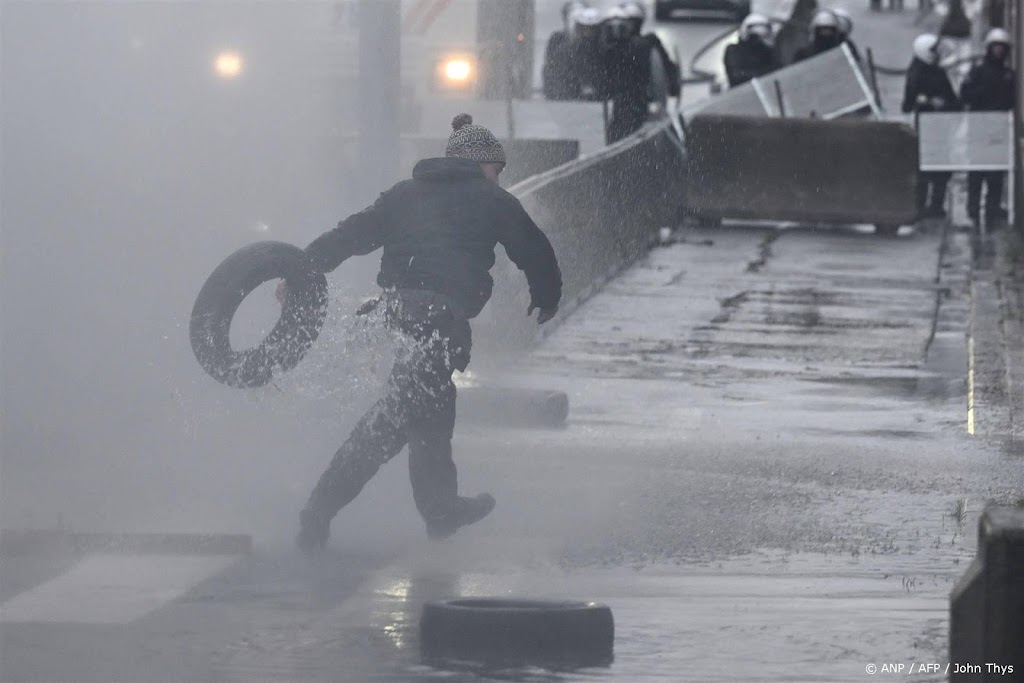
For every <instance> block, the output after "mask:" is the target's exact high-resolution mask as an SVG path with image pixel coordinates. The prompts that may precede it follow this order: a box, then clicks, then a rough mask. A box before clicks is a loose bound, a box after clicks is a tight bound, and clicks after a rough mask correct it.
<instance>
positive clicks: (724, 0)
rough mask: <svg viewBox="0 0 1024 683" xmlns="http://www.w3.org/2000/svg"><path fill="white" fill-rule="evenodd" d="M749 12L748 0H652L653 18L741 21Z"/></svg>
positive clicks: (665, 19) (662, 19)
mask: <svg viewBox="0 0 1024 683" xmlns="http://www.w3.org/2000/svg"><path fill="white" fill-rule="evenodd" d="M748 14H750V0H654V18H655V19H657V20H658V21H669V20H671V19H674V18H675V17H676V16H677V15H683V16H684V17H686V18H700V19H729V20H736V21H743V18H744V17H746V16H747V15H748Z"/></svg>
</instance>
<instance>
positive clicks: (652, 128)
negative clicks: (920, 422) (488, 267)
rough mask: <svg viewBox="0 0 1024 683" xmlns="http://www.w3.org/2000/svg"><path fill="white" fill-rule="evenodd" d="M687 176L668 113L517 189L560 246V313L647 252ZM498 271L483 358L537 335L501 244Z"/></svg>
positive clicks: (478, 340)
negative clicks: (610, 143) (613, 143)
mask: <svg viewBox="0 0 1024 683" xmlns="http://www.w3.org/2000/svg"><path fill="white" fill-rule="evenodd" d="M684 177H685V158H684V153H683V149H682V146H681V144H680V141H679V139H678V138H677V137H676V135H675V133H674V132H673V130H672V126H671V125H670V122H669V121H668V120H667V119H666V120H665V121H662V122H659V123H654V124H649V125H648V126H647V127H645V128H644V129H642V130H641V131H639V132H638V133H636V134H634V135H631V136H630V137H628V138H626V139H624V140H622V141H621V142H619V143H617V144H615V145H612V146H610V147H608V148H606V149H604V150H602V151H600V152H598V153H596V154H593V155H590V156H586V157H582V158H580V159H578V160H577V161H574V162H571V163H568V164H565V165H563V166H560V167H558V168H555V169H552V170H551V171H548V172H547V173H543V174H540V175H538V176H534V177H533V178H530V179H527V180H525V181H523V182H522V183H519V184H518V185H515V186H514V187H512V188H511V189H510V191H511V192H512V193H513V194H515V195H516V196H517V197H518V198H519V199H520V201H521V202H522V203H523V206H524V207H525V208H526V210H527V211H528V212H529V214H530V215H531V216H532V217H533V218H534V220H535V221H536V222H537V224H538V225H539V226H540V228H541V229H542V230H543V231H544V233H545V234H546V235H547V236H548V238H549V239H550V240H551V243H552V246H553V247H554V249H555V254H556V255H557V257H558V262H559V264H560V266H561V269H562V278H563V281H564V282H563V295H562V305H561V311H560V314H559V315H560V317H564V316H565V315H567V314H568V313H570V312H571V311H572V310H574V309H575V308H576V307H577V306H579V305H580V304H581V303H582V302H583V301H585V300H586V299H587V298H589V297H590V296H592V295H593V294H594V292H596V291H597V290H598V289H599V288H600V287H601V286H602V285H603V284H604V283H605V282H607V281H608V279H609V278H611V277H612V276H613V275H614V274H615V273H617V272H618V271H619V270H621V269H622V268H624V267H625V266H628V265H630V264H631V263H633V262H634V261H636V260H637V259H638V258H640V257H641V256H642V255H643V254H644V253H646V251H647V249H648V247H649V246H650V245H651V243H652V242H653V241H654V240H655V239H656V238H657V231H658V228H659V227H660V226H662V225H668V224H670V223H671V222H673V220H674V219H675V217H676V216H677V215H678V214H679V213H680V211H681V209H682V199H683V196H682V191H681V182H682V179H683V178H684ZM492 272H493V274H494V279H495V282H496V285H495V288H494V296H493V297H492V299H491V301H490V302H489V303H488V304H487V306H486V308H484V310H483V312H482V313H481V315H480V316H479V317H478V318H477V319H476V321H474V327H473V329H474V335H475V337H474V350H475V351H476V350H479V354H477V355H476V358H477V359H480V358H481V356H488V355H492V354H493V353H496V352H497V353H501V352H516V351H522V350H525V349H527V348H529V347H530V346H531V345H532V343H533V341H534V340H535V339H536V337H537V334H538V330H537V327H536V325H534V324H533V323H530V324H524V323H526V322H527V321H526V320H525V318H524V316H525V314H526V309H527V307H528V305H529V303H530V301H529V294H528V293H527V291H526V289H525V287H524V286H523V276H522V273H520V272H519V271H518V270H516V268H515V266H513V265H512V264H511V263H510V262H509V261H508V259H507V258H506V257H505V256H504V255H503V254H501V253H500V250H499V254H498V263H497V265H496V267H495V268H494V270H493V271H492ZM543 329H545V330H546V329H547V328H543Z"/></svg>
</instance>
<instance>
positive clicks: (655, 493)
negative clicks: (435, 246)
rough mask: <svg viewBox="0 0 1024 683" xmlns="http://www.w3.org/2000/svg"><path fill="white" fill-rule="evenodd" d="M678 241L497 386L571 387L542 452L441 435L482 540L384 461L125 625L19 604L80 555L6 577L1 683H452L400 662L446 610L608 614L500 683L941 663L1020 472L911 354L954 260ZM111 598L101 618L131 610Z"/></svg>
mask: <svg viewBox="0 0 1024 683" xmlns="http://www.w3.org/2000/svg"><path fill="white" fill-rule="evenodd" d="M677 237H678V240H677V242H676V243H675V244H672V245H669V246H666V247H663V248H659V249H656V250H655V251H653V252H652V253H651V255H650V256H649V257H648V258H647V259H646V260H645V261H643V262H642V263H640V264H638V265H637V266H636V267H634V268H632V269H630V270H629V271H627V272H625V273H624V274H623V275H622V276H620V277H619V278H617V279H616V280H615V281H613V282H612V283H611V284H609V286H608V287H606V289H605V290H604V291H603V292H601V293H600V294H599V295H597V296H596V297H595V298H594V299H592V300H591V301H590V302H588V303H587V304H586V305H585V306H584V307H583V308H582V309H581V310H580V311H579V312H578V313H577V314H575V315H574V316H573V317H572V318H571V319H570V320H568V321H567V322H566V323H565V324H564V325H563V327H562V328H560V329H559V330H558V331H557V332H556V333H555V334H553V335H552V336H551V337H550V338H549V340H548V341H547V342H545V343H544V344H543V345H542V347H541V348H540V349H539V350H538V351H537V352H536V353H535V354H534V355H533V357H532V359H531V361H530V363H529V365H528V367H525V368H518V369H517V371H516V372H515V375H514V378H513V377H512V376H511V375H509V374H506V375H504V376H503V381H515V382H517V383H524V384H527V385H531V386H542V387H549V388H558V389H562V390H565V391H567V392H568V393H569V395H570V400H571V405H572V411H571V416H570V420H569V423H568V425H567V427H566V428H565V429H563V430H556V431H536V430H496V429H492V428H488V427H484V426H480V425H472V424H460V426H459V429H458V434H457V438H456V441H455V449H456V454H457V455H456V458H457V461H458V463H459V465H460V485H461V487H462V489H463V490H465V491H467V492H474V491H479V490H489V491H491V492H493V493H494V494H495V496H496V497H497V499H498V501H499V503H498V508H497V510H496V511H495V512H494V514H493V515H492V517H491V518H489V519H488V520H486V521H485V522H483V523H481V524H480V525H479V526H478V527H476V528H473V529H469V530H466V531H465V532H464V533H462V534H460V535H459V536H458V537H456V538H455V539H453V540H451V541H449V542H446V543H441V544H434V545H431V544H428V543H427V542H426V541H425V540H424V539H423V538H422V537H421V535H420V534H421V532H420V529H419V524H418V521H417V519H416V515H415V511H414V509H413V507H412V504H411V502H410V501H409V495H408V490H407V488H408V484H407V480H406V477H405V472H404V466H403V464H402V463H401V462H400V461H401V458H399V459H396V462H394V463H391V464H390V465H389V466H387V467H385V468H384V469H383V470H382V472H381V473H380V475H378V478H377V480H375V481H374V482H373V483H372V484H371V485H370V486H369V487H367V490H366V491H365V492H364V495H363V496H362V497H361V498H360V499H359V500H357V502H356V503H355V504H354V505H353V506H351V507H350V508H348V509H346V510H345V512H344V513H343V514H342V515H341V516H340V517H339V518H338V519H337V520H336V522H335V524H334V530H333V534H334V535H333V539H332V545H331V549H330V551H329V553H328V554H327V555H326V556H325V557H323V558H321V559H320V560H319V561H316V562H314V563H312V564H309V563H306V562H305V561H304V560H302V559H300V558H297V557H295V556H294V555H293V554H292V553H291V552H290V551H289V550H288V548H287V540H286V536H285V535H284V534H277V535H275V534H267V535H265V536H262V537H260V536H259V535H258V536H257V539H256V550H255V552H254V554H253V555H252V556H251V557H249V558H247V559H242V560H240V561H239V562H238V563H237V564H235V565H233V567H232V568H231V569H228V570H226V571H223V570H220V571H215V572H211V573H210V574H209V576H206V577H205V579H204V580H198V581H196V583H195V585H192V586H189V588H188V590H186V591H185V592H184V593H183V594H182V595H180V596H178V597H177V598H176V599H167V600H163V601H161V600H159V599H158V600H157V601H156V603H154V604H156V605H158V607H157V608H156V609H153V610H151V611H148V612H145V613H144V614H142V615H141V616H137V617H136V618H134V619H132V620H131V621H128V622H125V623H118V622H117V621H116V620H114V623H96V622H97V618H96V615H97V614H99V613H102V612H103V609H104V608H95V607H94V608H93V611H92V612H91V613H89V612H83V613H82V615H81V616H80V618H81V619H82V620H83V623H54V622H52V621H48V620H49V619H52V618H53V617H52V616H47V615H49V614H52V612H53V610H54V605H53V604H52V603H53V602H54V597H53V595H50V596H49V598H46V597H45V596H44V597H42V598H39V597H38V595H37V599H36V601H35V603H32V604H29V606H28V607H25V606H24V602H25V601H24V596H25V595H32V588H33V586H34V584H40V586H41V587H40V589H39V590H44V589H45V586H46V585H47V584H46V583H45V582H46V581H47V580H48V579H49V578H51V577H59V576H61V575H65V574H67V573H68V572H70V571H72V570H73V568H74V567H76V566H78V565H79V564H80V563H81V562H82V560H81V558H78V557H71V556H63V557H62V556H51V557H48V558H45V559H42V560H41V559H39V558H35V559H32V560H25V559H20V560H18V562H17V563H12V562H11V561H7V562H6V563H5V564H6V566H7V567H8V568H10V567H14V569H15V570H16V571H11V570H10V569H8V571H5V572H4V574H3V580H2V583H0V591H2V592H3V597H4V598H5V599H7V600H11V599H18V597H19V596H22V603H18V604H19V605H20V608H21V609H22V610H23V611H22V613H21V616H17V615H15V616H16V618H11V617H10V616H7V617H2V620H3V621H4V622H6V623H3V624H0V635H2V636H3V641H2V650H0V666H2V668H0V671H2V676H3V680H9V681H22V680H24V681H29V680H31V681H52V680H75V681H111V680H134V681H171V680H189V681H193V680H194V681H222V680H231V681H255V680H302V681H307V680H308V681H313V680H353V681H361V680H382V681H405V680H434V679H436V678H442V679H445V680H474V679H475V677H476V676H477V675H478V674H477V673H469V672H463V673H450V672H449V673H445V672H443V671H438V670H435V669H432V668H430V667H425V666H424V665H422V664H420V662H419V657H418V645H417V630H416V625H417V619H418V614H419V608H420V606H421V605H422V603H423V602H424V601H425V600H429V599H438V598H444V597H452V596H459V595H530V596H550V597H581V598H588V599H597V600H600V601H603V602H607V603H608V604H609V605H611V606H612V608H613V610H614V612H615V616H616V620H617V640H616V660H615V662H614V664H613V665H612V667H611V668H610V669H600V670H592V671H584V672H575V673H563V674H558V675H554V674H550V673H549V672H543V671H541V670H536V671H526V672H523V671H517V672H504V673H498V674H494V673H492V674H491V675H493V676H497V677H505V678H509V677H511V678H514V679H520V680H582V679H590V678H597V679H607V680H673V681H678V680H692V681H718V680H721V681H739V680H743V681H755V680H765V681H783V680H787V681H788V680H807V681H811V680H830V681H840V680H843V681H847V680H848V681H859V680H868V679H867V678H866V675H865V674H864V668H865V666H866V665H867V664H868V663H871V662H883V661H906V662H909V661H917V662H925V661H929V662H930V661H934V662H945V656H944V649H945V628H946V626H945V620H946V611H947V596H948V592H949V590H950V587H951V585H952V582H953V581H954V580H955V578H956V576H957V575H959V574H960V573H961V572H962V571H963V569H964V567H965V565H966V564H967V562H968V561H969V559H970V558H971V556H972V555H973V549H974V532H973V529H974V525H975V523H976V519H977V513H978V511H979V509H980V506H981V503H982V502H983V501H984V500H987V499H990V498H994V499H999V500H1004V501H1006V500H1011V499H1012V498H1013V497H1014V496H1016V495H1019V490H1020V486H1019V485H1020V462H1019V458H1016V457H1014V456H1009V455H1006V454H1004V453H1002V452H1001V451H1000V450H999V449H998V448H995V447H991V446H988V445H986V442H985V441H984V440H983V439H981V438H978V437H974V438H970V437H968V436H967V434H966V432H965V406H966V391H967V386H966V381H965V366H964V364H963V363H961V362H960V359H961V358H962V355H958V354H960V353H962V352H963V349H960V350H959V351H958V349H956V348H954V347H955V343H954V344H953V346H951V347H950V348H947V349H944V350H943V353H942V354H940V355H941V357H942V358H941V359H938V360H936V359H935V357H934V354H931V355H930V354H929V351H930V348H931V346H930V342H931V345H932V346H933V345H934V342H933V341H932V340H934V339H936V338H938V335H933V330H936V329H941V330H942V331H943V332H944V333H948V335H947V336H948V338H950V339H953V340H956V339H957V338H959V339H960V340H961V342H960V343H961V344H963V340H964V338H965V337H964V329H963V328H962V327H961V328H960V329H959V330H958V329H956V325H957V323H956V322H955V321H956V320H958V319H959V320H961V321H962V320H963V316H962V310H963V306H964V305H965V304H966V303H967V302H966V299H965V296H966V293H967V288H966V287H965V282H966V280H965V279H964V276H965V275H966V273H967V269H968V266H969V260H968V255H967V245H966V243H965V240H964V238H963V237H962V236H961V235H955V234H953V235H950V236H949V241H948V246H947V248H946V249H945V250H942V249H940V247H941V243H942V238H941V236H940V235H938V234H934V233H932V234H922V235H912V236H910V235H905V236H903V237H901V238H899V239H895V240H894V239H882V238H877V237H875V236H873V235H871V234H867V233H866V232H861V231H858V230H856V229H822V230H804V229H792V230H779V229H775V228H765V227H759V226H746V227H743V226H732V227H730V228H726V229H723V230H719V231H700V230H685V231H682V232H681V233H679V234H678V236H677ZM940 252H942V253H943V254H944V261H945V264H944V268H943V269H941V270H942V273H943V275H942V277H943V280H942V281H941V282H937V280H936V278H937V276H938V274H939V272H940V268H939V255H940ZM944 288H945V289H948V290H949V291H948V293H943V290H944ZM939 304H941V305H939ZM945 312H949V313H951V314H950V315H945ZM937 313H938V317H936V314H937ZM948 359H953V360H952V361H949V360H948ZM489 372H490V374H491V375H493V374H494V371H493V370H491V371H489ZM487 375H488V371H487V370H483V371H479V372H478V374H476V375H473V376H471V377H470V378H469V381H480V380H481V377H483V378H484V379H486V378H487ZM244 483H245V482H244V477H243V478H242V480H241V481H240V485H244ZM275 485H276V486H277V487H278V488H277V489H276V490H275V491H274V495H268V499H271V498H272V499H274V500H277V501H278V503H279V505H278V508H275V511H274V514H277V512H280V513H281V514H283V513H284V511H285V509H286V508H287V505H285V504H284V501H286V500H288V499H289V495H288V493H289V490H290V489H289V488H288V485H287V484H286V482H284V481H281V482H278V483H276V484H273V485H270V486H271V488H273V486H275ZM196 493H197V496H201V495H202V490H201V487H198V489H197V492H196ZM291 498H294V496H293V495H292V496H291ZM958 500H963V501H966V514H964V515H961V517H960V518H959V519H956V518H955V515H954V514H953V512H954V509H955V507H956V505H957V501H958ZM263 514H266V515H270V514H271V511H270V510H266V511H264V513H263ZM264 521H265V520H263V519H262V518H260V516H259V515H255V516H254V517H253V520H252V522H253V525H254V528H264V527H263V526H262V524H263V522H264ZM370 527H372V528H373V531H372V532H371V531H370ZM156 562H157V565H159V558H157V560H156ZM168 571H169V570H168ZM143 573H145V572H143ZM197 576H203V575H202V574H199V575H197ZM119 580H121V579H120V578H119V577H112V579H111V583H110V585H109V586H106V587H105V590H109V591H110V593H109V595H110V599H109V602H108V603H107V605H108V606H107V608H106V609H108V610H109V609H115V607H116V606H117V605H119V604H121V603H122V602H123V601H124V600H125V596H124V595H123V593H124V592H125V591H126V590H129V591H130V590H135V591H136V592H137V593H139V592H143V593H144V592H145V591H146V590H152V588H151V587H149V588H147V585H146V584H145V581H142V580H141V579H140V580H139V582H138V583H137V585H136V586H135V588H134V589H126V588H125V587H124V586H123V585H121V586H119V585H118V581H119ZM51 593H52V592H51ZM72 593H73V591H72ZM72 597H73V596H72ZM47 599H48V600H49V601H50V604H47ZM12 604H15V603H12V602H10V601H8V602H6V603H5V607H6V608H7V614H8V615H10V613H11V612H10V606H11V605H12ZM62 608H64V609H67V608H68V606H67V605H66V604H65V605H63V607H62ZM25 610H27V612H26V611H25ZM33 610H35V611H33ZM0 614H2V612H0ZM76 618H77V617H76ZM871 680H886V679H885V678H884V677H881V678H877V679H871ZM893 680H895V679H893ZM902 680H937V679H936V678H935V677H934V675H933V676H931V677H929V676H917V677H914V676H911V677H907V676H904V677H903V679H902Z"/></svg>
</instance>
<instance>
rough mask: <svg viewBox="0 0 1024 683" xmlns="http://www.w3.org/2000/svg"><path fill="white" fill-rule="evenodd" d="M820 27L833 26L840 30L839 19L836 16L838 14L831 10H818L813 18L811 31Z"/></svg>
mask: <svg viewBox="0 0 1024 683" xmlns="http://www.w3.org/2000/svg"><path fill="white" fill-rule="evenodd" d="M819 28H833V29H835V30H837V31H838V30H839V19H837V18H836V15H835V14H834V13H833V12H832V11H831V10H827V9H821V10H818V11H817V12H815V13H814V17H813V18H812V19H811V31H814V30H815V29H819Z"/></svg>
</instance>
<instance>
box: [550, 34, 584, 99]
mask: <svg viewBox="0 0 1024 683" xmlns="http://www.w3.org/2000/svg"><path fill="white" fill-rule="evenodd" d="M577 47H578V46H577V45H576V44H575V43H573V41H572V39H571V37H570V36H569V34H567V33H566V32H565V31H555V32H554V33H552V34H551V38H550V39H549V40H548V45H547V48H546V49H545V51H544V66H543V67H541V78H542V80H543V83H544V97H546V98H547V99H549V100H575V99H579V97H580V92H581V90H582V84H581V83H580V78H579V75H578V74H577V72H576V71H577V63H578V55H577V54H576V53H577V52H578V50H577V49H576V48H577Z"/></svg>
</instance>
